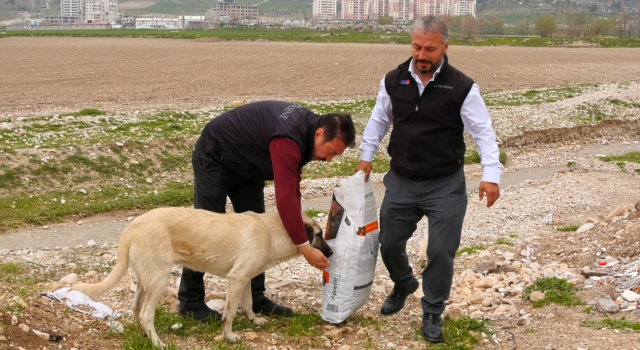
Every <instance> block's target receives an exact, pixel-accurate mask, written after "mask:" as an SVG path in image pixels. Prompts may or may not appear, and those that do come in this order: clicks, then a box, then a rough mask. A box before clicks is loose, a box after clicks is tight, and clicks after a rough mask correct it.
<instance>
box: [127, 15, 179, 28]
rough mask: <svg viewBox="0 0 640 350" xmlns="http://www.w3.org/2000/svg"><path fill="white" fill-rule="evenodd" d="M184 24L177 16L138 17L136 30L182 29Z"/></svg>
mask: <svg viewBox="0 0 640 350" xmlns="http://www.w3.org/2000/svg"><path fill="white" fill-rule="evenodd" d="M181 24H182V22H181V21H180V18H179V17H177V16H163V17H137V18H136V29H174V30H176V29H181Z"/></svg>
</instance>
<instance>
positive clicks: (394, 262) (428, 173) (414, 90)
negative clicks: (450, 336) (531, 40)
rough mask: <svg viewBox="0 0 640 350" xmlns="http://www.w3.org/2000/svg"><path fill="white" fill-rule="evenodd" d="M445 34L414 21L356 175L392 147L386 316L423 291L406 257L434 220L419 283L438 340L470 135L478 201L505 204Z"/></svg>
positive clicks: (488, 142) (481, 108) (431, 336)
mask: <svg viewBox="0 0 640 350" xmlns="http://www.w3.org/2000/svg"><path fill="white" fill-rule="evenodd" d="M448 48H449V40H448V29H447V25H446V23H445V22H444V21H443V20H442V19H441V18H439V17H436V16H426V17H423V18H420V19H418V20H416V22H415V24H414V26H413V31H412V34H411V51H412V56H413V57H412V58H411V59H409V60H408V61H406V62H404V63H402V64H401V65H400V66H398V68H397V69H394V70H392V71H390V72H389V73H387V75H386V76H385V77H384V78H383V79H382V82H381V83H380V93H379V94H378V99H377V101H376V105H375V107H374V108H373V113H372V115H371V119H370V120H369V123H368V124H367V127H366V129H365V131H364V136H363V141H362V145H361V147H360V149H361V150H362V156H361V158H360V160H361V161H360V164H359V165H358V167H357V169H356V171H358V170H364V171H365V173H366V174H367V175H368V174H369V173H370V172H371V169H372V165H371V161H372V159H373V156H374V154H375V152H376V151H377V150H378V147H379V144H380V141H381V140H382V139H383V138H384V136H385V135H386V134H387V132H388V131H389V128H390V126H391V125H393V131H392V132H391V138H390V140H389V149H388V152H389V155H390V156H391V171H389V173H387V174H386V175H385V177H384V184H385V186H386V192H385V197H384V200H383V202H382V207H381V208H380V237H379V240H380V252H381V255H382V261H383V262H384V264H385V266H386V267H387V269H388V270H389V275H390V277H391V279H392V280H393V282H394V283H395V287H394V288H393V292H392V293H391V295H389V296H388V297H387V299H386V301H385V302H384V304H383V305H382V310H381V313H382V314H384V315H391V314H395V313H396V312H398V311H400V310H402V308H403V307H404V303H405V301H406V299H407V297H408V296H409V295H410V294H412V293H413V292H415V291H416V290H417V289H418V286H419V282H418V280H417V279H416V278H415V277H414V276H413V271H412V270H411V266H409V259H408V257H407V251H406V246H407V240H409V238H411V236H412V235H413V232H414V231H415V230H416V227H417V224H418V221H420V219H422V217H423V216H424V215H426V216H427V218H428V219H429V242H428V243H429V245H428V250H427V256H428V259H429V262H428V265H427V267H426V269H425V270H424V272H423V275H422V290H423V291H424V297H423V298H422V310H423V312H424V315H423V318H422V334H423V336H424V338H425V339H427V340H429V341H431V342H439V341H441V339H442V318H441V315H442V313H443V312H444V308H445V302H446V300H447V299H448V298H449V292H450V290H451V282H452V280H453V260H454V258H455V254H456V251H457V250H458V247H459V245H460V236H461V234H462V222H463V219H464V215H465V212H466V208H467V191H466V184H465V177H464V153H465V149H466V146H465V143H464V138H463V131H464V129H465V128H466V130H467V131H468V132H469V134H471V137H472V138H473V140H474V141H475V142H476V144H477V145H478V149H479V153H480V156H481V158H482V167H483V176H482V182H481V183H480V200H482V199H483V197H484V196H486V197H487V207H490V206H491V205H493V203H494V202H495V201H496V200H497V199H498V198H499V197H500V189H499V186H498V184H499V183H500V176H501V174H502V169H503V166H502V164H500V161H499V151H498V145H497V144H496V141H495V138H496V136H495V133H494V131H493V129H492V127H491V119H490V118H489V113H488V111H487V108H486V107H485V104H484V101H483V99H482V97H481V96H480V91H479V88H478V85H476V84H475V83H474V82H473V80H471V78H469V77H467V76H466V75H464V74H463V73H462V72H460V71H459V70H457V69H455V68H454V67H452V66H450V65H449V63H448V58H447V55H446V53H447V49H448Z"/></svg>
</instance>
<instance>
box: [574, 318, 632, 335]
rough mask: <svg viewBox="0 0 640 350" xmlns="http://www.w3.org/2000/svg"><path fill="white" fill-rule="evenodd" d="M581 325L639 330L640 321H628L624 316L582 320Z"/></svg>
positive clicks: (630, 330)
mask: <svg viewBox="0 0 640 350" xmlns="http://www.w3.org/2000/svg"><path fill="white" fill-rule="evenodd" d="M582 325H583V326H586V327H593V328H608V329H618V330H621V331H626V332H639V331H640V323H638V322H632V321H629V320H627V319H626V318H625V317H623V318H620V319H612V318H606V319H604V320H602V321H583V322H582Z"/></svg>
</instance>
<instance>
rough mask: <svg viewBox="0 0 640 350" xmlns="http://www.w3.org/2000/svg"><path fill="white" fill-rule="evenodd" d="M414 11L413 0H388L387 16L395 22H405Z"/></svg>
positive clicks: (411, 17)
mask: <svg viewBox="0 0 640 350" xmlns="http://www.w3.org/2000/svg"><path fill="white" fill-rule="evenodd" d="M414 13H415V2H414V0H389V16H391V17H393V19H394V20H395V21H396V22H400V23H407V22H409V21H410V20H412V19H413V17H414Z"/></svg>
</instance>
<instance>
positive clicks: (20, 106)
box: [0, 37, 640, 116]
mask: <svg viewBox="0 0 640 350" xmlns="http://www.w3.org/2000/svg"><path fill="white" fill-rule="evenodd" d="M409 56H410V47H409V45H378V44H317V43H289V42H249V41H247V42H211V41H190V40H178V39H152V38H63V37H50V38H46V37H45V38H8V39H2V40H0V62H1V64H0V77H2V79H1V80H0V84H1V87H2V88H1V89H0V116H2V115H4V116H29V115H42V114H44V113H50V112H55V111H68V110H72V111H76V110H79V109H83V108H100V109H106V110H122V109H134V108H150V107H155V108H193V107H203V108H206V107H217V106H221V105H225V104H228V103H230V102H233V101H236V100H243V99H250V100H255V99H285V100H291V101H303V102H304V101H338V100H352V99H361V98H374V97H375V96H376V94H377V92H378V87H379V83H380V79H381V78H382V76H383V75H384V74H385V73H386V72H387V71H389V70H390V69H393V68H394V67H396V66H397V65H398V64H400V63H402V62H403V61H404V60H406V59H407V58H409ZM449 57H450V62H451V63H452V64H453V65H454V66H456V67H457V68H459V69H461V70H462V71H463V72H465V73H466V74H468V75H469V76H471V77H472V78H473V79H475V80H476V82H478V83H479V85H480V87H481V89H484V90H494V89H505V90H512V89H521V88H541V87H547V86H562V85H571V84H578V83H590V82H594V83H595V82H618V81H629V80H637V79H640V78H639V77H640V49H624V48H622V49H603V48H598V49H595V48H517V47H470V46H451V47H450V49H449Z"/></svg>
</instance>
